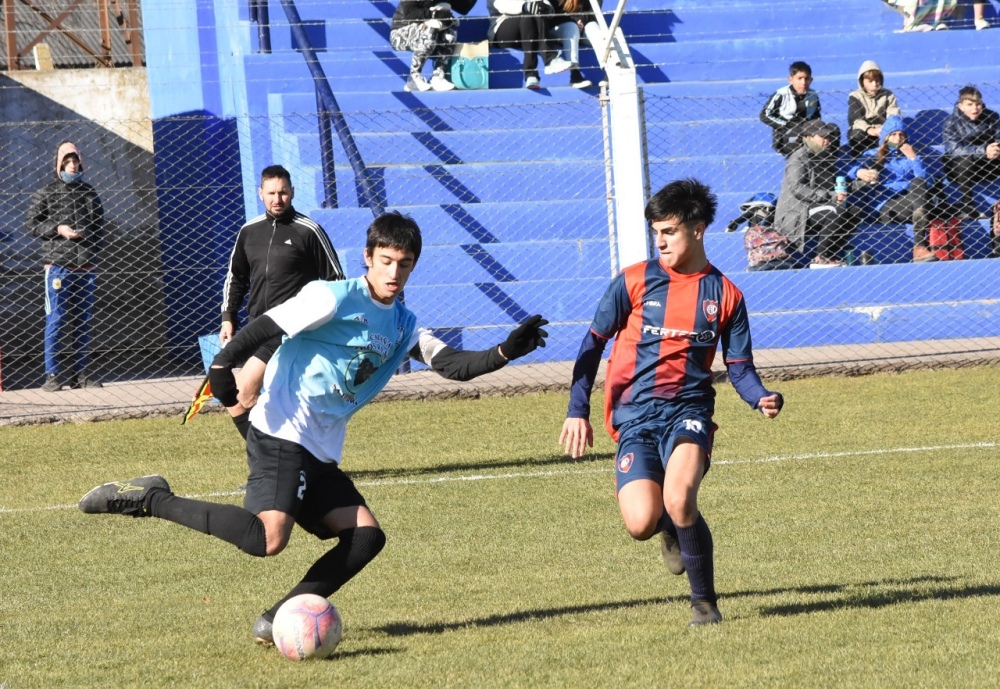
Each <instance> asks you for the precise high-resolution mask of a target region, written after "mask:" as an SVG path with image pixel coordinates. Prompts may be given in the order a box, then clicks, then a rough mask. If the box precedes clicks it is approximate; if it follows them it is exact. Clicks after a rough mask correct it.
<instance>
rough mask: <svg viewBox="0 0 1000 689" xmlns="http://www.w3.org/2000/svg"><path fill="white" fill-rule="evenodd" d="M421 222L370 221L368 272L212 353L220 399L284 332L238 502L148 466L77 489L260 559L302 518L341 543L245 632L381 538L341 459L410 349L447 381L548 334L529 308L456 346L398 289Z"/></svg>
mask: <svg viewBox="0 0 1000 689" xmlns="http://www.w3.org/2000/svg"><path fill="white" fill-rule="evenodd" d="M420 249H421V237H420V228H419V227H417V224H416V223H415V222H414V221H413V220H412V219H411V218H409V217H407V216H404V215H400V214H399V213H387V214H384V215H382V216H379V217H378V218H376V219H375V221H374V222H373V223H372V224H371V226H370V227H369V228H368V236H367V240H366V245H365V251H364V256H365V264H366V265H367V267H368V270H367V274H366V275H365V276H364V277H361V278H357V279H354V280H343V281H338V282H326V281H323V280H317V281H315V282H311V283H309V284H308V285H306V286H305V287H303V289H302V291H301V292H299V294H298V295H296V296H295V297H293V298H291V299H290V300H288V301H286V302H284V303H283V304H281V305H280V306H276V307H275V308H273V309H270V310H269V311H267V312H266V313H264V314H263V315H261V316H259V317H258V318H256V319H254V321H253V322H252V323H251V324H250V325H248V326H247V327H246V328H244V329H243V330H241V331H240V332H239V334H237V335H236V337H235V338H233V340H232V341H230V342H229V344H228V345H226V347H225V349H223V350H222V352H220V353H219V355H218V356H217V357H216V358H215V361H214V362H213V363H212V368H211V369H210V372H209V375H210V378H211V384H212V391H213V393H214V394H215V396H216V397H218V398H219V401H220V402H222V404H223V405H225V406H227V407H229V406H232V405H234V404H235V403H236V398H237V395H238V393H239V391H238V390H237V387H236V379H235V378H234V376H233V366H234V364H235V363H236V362H238V361H241V360H242V359H243V358H245V357H246V356H247V355H248V354H251V353H253V352H254V351H256V350H257V348H258V347H259V346H260V345H261V344H262V343H263V342H266V341H267V340H269V339H271V338H274V337H279V336H284V337H285V339H284V341H283V342H282V344H281V346H280V347H279V348H278V350H277V352H276V353H275V355H274V356H273V357H272V358H271V360H270V361H269V362H268V365H267V370H266V372H265V376H264V386H265V391H264V393H263V394H262V395H261V397H260V401H259V402H258V403H257V405H256V406H255V407H254V408H253V411H252V412H251V414H250V428H249V431H248V433H247V463H248V465H249V467H250V475H249V478H248V481H247V493H246V498H245V499H244V503H243V505H244V506H243V507H242V508H241V507H237V506H236V505H225V504H219V503H214V502H206V501H201V500H191V499H188V498H181V497H178V496H176V495H174V494H173V493H172V492H171V491H170V486H169V484H168V483H167V481H166V480H165V479H164V478H163V477H161V476H157V475H152V476H144V477H141V478H137V479H132V480H131V481H120V482H112V483H105V484H103V485H101V486H97V487H96V488H94V489H93V490H91V491H90V492H89V493H87V494H86V495H84V496H83V498H82V499H81V500H80V509H81V510H83V511H84V512H87V513H116V514H126V515H129V516H133V517H147V516H153V517H159V518H161V519H166V520H168V521H172V522H175V523H177V524H181V525H183V526H186V527H188V528H191V529H194V530H196V531H200V532H202V533H205V534H209V535H211V536H215V537H216V538H219V539H221V540H223V541H226V542H228V543H231V544H233V545H235V546H236V547H238V548H239V549H240V550H242V551H243V552H245V553H248V554H250V555H255V556H258V557H265V556H270V555H277V554H278V553H280V552H281V551H282V550H283V549H284V548H285V546H286V545H287V544H288V539H289V536H290V535H291V532H292V526H293V525H294V524H296V523H297V524H298V525H299V526H301V527H302V528H303V529H305V530H306V531H309V532H310V533H312V534H314V535H315V536H317V537H319V538H321V539H328V538H337V539H338V542H337V545H336V546H335V547H334V548H333V549H331V550H330V551H329V552H327V553H326V554H325V555H323V556H322V557H321V558H319V560H317V561H316V562H315V563H314V564H313V565H312V567H311V568H310V569H309V571H308V572H306V575H305V577H303V579H302V581H301V582H299V583H298V584H297V585H296V586H295V587H293V588H292V590H291V591H289V592H288V594H287V595H286V596H284V597H283V598H282V599H281V600H279V601H278V602H276V603H275V604H274V605H273V606H272V607H271V608H270V609H269V610H267V611H265V612H264V614H262V615H261V616H260V617H259V618H258V619H257V621H256V622H255V624H254V625H253V630H252V635H253V637H254V639H255V640H256V641H258V642H260V643H265V644H270V643H273V639H272V635H271V623H272V622H273V620H274V614H275V613H276V612H277V610H278V608H279V607H280V606H281V604H282V603H283V602H285V601H286V600H288V599H289V598H291V597H293V596H297V595H300V594H303V593H312V594H316V595H320V596H323V597H329V596H330V595H332V594H333V593H334V592H335V591H337V590H338V589H340V587H341V586H343V585H344V584H345V583H347V581H349V580H350V579H351V578H352V577H353V576H354V575H356V574H357V573H358V572H360V571H361V570H362V569H363V568H364V567H365V565H367V564H368V563H369V562H371V561H372V560H373V559H374V558H375V556H376V555H378V554H379V552H380V551H381V550H382V547H383V546H384V545H385V534H384V533H383V532H382V529H381V527H380V526H379V523H378V521H377V520H376V519H375V516H374V515H373V514H372V512H371V510H369V509H368V505H367V504H366V502H365V499H364V497H363V496H362V495H361V493H360V492H359V491H358V489H357V488H356V487H355V485H354V483H353V482H352V481H351V479H350V478H349V477H348V476H347V474H345V473H344V472H343V471H341V470H340V467H339V463H340V460H341V452H342V449H343V445H344V432H345V429H346V427H347V422H348V421H349V420H350V418H351V416H353V415H354V413H355V412H356V411H357V410H358V409H360V408H361V407H362V406H364V405H365V404H367V403H368V402H369V401H371V400H372V398H374V397H375V396H376V395H377V394H378V393H379V392H380V391H381V390H382V388H384V387H385V385H386V383H387V382H388V381H389V378H390V377H391V376H392V374H393V373H394V372H395V371H396V369H397V368H398V367H399V365H400V364H401V363H402V362H403V360H404V359H405V358H406V356H407V355H409V356H411V357H413V358H414V359H417V360H418V361H421V362H423V363H425V364H427V365H428V366H430V367H431V368H433V369H434V370H435V371H437V372H438V373H439V374H441V375H442V376H444V377H446V378H450V379H452V380H470V379H472V378H475V377H476V376H479V375H482V374H484V373H489V372H491V371H496V370H497V369H499V368H501V367H503V366H504V365H505V364H506V363H507V362H508V361H510V360H511V359H517V358H520V357H522V356H524V355H525V354H528V353H529V352H532V351H534V350H535V349H536V348H537V347H544V346H545V337H546V336H547V333H546V332H545V330H543V329H542V328H543V326H544V325H546V324H547V323H548V321H546V320H544V319H543V318H542V317H541V316H532V317H531V318H529V319H528V320H526V321H525V322H524V323H522V324H521V325H519V326H518V327H517V328H516V329H514V330H513V331H512V332H511V333H510V335H509V336H508V337H507V339H506V340H505V341H504V342H503V343H502V344H501V345H499V346H497V347H491V348H490V349H487V350H483V351H472V352H463V351H458V350H455V349H453V348H451V347H449V346H447V345H446V344H445V343H444V342H442V341H441V340H439V339H437V338H436V337H434V336H433V335H432V334H431V333H430V332H429V331H426V330H419V329H418V328H417V318H416V316H415V315H414V314H413V312H411V311H410V310H409V309H407V308H406V306H405V305H404V304H403V303H402V302H401V301H400V300H398V299H397V298H396V297H397V296H399V294H400V293H401V292H402V290H403V287H405V286H406V281H407V279H408V278H409V276H410V273H411V271H412V270H413V269H414V267H415V266H416V263H417V259H418V258H419V257H420Z"/></svg>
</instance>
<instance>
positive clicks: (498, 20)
mask: <svg viewBox="0 0 1000 689" xmlns="http://www.w3.org/2000/svg"><path fill="white" fill-rule="evenodd" d="M487 6H488V7H489V10H490V30H489V33H488V34H487V38H489V39H490V43H491V44H492V45H495V46H497V47H499V48H514V49H515V50H520V51H521V52H523V53H524V85H525V87H527V88H529V89H537V88H541V84H540V82H539V78H538V57H539V55H541V57H542V61H543V62H544V63H545V73H546V74H558V73H559V72H565V71H566V70H568V69H569V68H570V67H572V63H571V62H570V61H569V60H566V59H564V58H562V57H558V56H556V48H555V44H554V42H553V41H551V40H550V39H548V38H547V34H548V29H549V22H550V19H551V16H552V13H553V12H554V11H555V10H554V9H553V7H552V4H551V3H550V2H549V0H529V1H528V2H522V1H521V0H488V2H487Z"/></svg>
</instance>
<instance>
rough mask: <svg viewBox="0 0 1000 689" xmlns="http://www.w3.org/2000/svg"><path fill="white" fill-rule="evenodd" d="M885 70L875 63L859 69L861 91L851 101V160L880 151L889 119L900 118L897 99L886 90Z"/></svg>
mask: <svg viewBox="0 0 1000 689" xmlns="http://www.w3.org/2000/svg"><path fill="white" fill-rule="evenodd" d="M883 83H884V77H883V76H882V70H881V69H880V68H879V66H878V64H876V62H875V61H874V60H865V61H864V62H862V63H861V68H860V69H858V89H857V90H855V91H852V92H851V95H849V96H848V97H847V126H848V129H847V141H848V143H849V144H850V147H851V157H857V156H859V155H861V154H862V153H864V152H865V151H867V150H869V149H872V148H876V147H878V145H879V143H880V140H881V139H880V137H881V135H882V125H883V124H884V123H885V118H886V117H888V116H890V115H898V114H899V105H898V104H897V103H896V96H895V94H893V92H892V91H890V90H889V89H887V88H884V87H883V86H882V84H883Z"/></svg>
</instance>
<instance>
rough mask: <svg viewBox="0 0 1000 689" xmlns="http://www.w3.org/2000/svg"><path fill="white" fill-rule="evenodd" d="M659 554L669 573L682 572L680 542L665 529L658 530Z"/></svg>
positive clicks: (682, 563) (682, 560)
mask: <svg viewBox="0 0 1000 689" xmlns="http://www.w3.org/2000/svg"><path fill="white" fill-rule="evenodd" d="M660 555H662V556H663V564H665V565H666V566H667V571H668V572H670V573H671V574H684V559H683V558H682V557H681V544H680V543H678V542H677V539H676V538H674V537H673V536H671V535H670V534H668V533H667V532H666V531H661V532H660Z"/></svg>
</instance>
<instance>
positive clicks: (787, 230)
mask: <svg viewBox="0 0 1000 689" xmlns="http://www.w3.org/2000/svg"><path fill="white" fill-rule="evenodd" d="M801 134H802V145H801V146H800V147H799V148H797V149H795V150H794V151H792V154H791V155H790V156H788V160H787V161H786V162H785V176H784V179H782V181H781V194H779V196H778V205H777V208H776V209H775V214H774V227H775V229H776V230H777V231H778V232H780V233H781V234H782V235H784V236H785V237H787V238H788V240H789V243H790V244H791V245H792V246H793V247H794V248H795V250H796V251H798V252H802V251H804V249H805V243H806V237H807V235H808V236H815V237H816V240H817V241H816V255H815V257H814V258H813V260H812V263H811V264H810V266H809V267H810V268H836V267H839V266H843V265H846V264H845V263H844V262H843V261H842V260H841V258H840V256H841V252H842V250H843V248H844V246H845V244H846V243H847V240H848V238H849V237H850V236H851V232H852V231H853V229H854V225H855V218H856V215H857V211H856V209H854V208H853V207H851V206H847V205H845V203H844V202H845V201H846V199H847V192H846V190H837V189H836V185H835V178H836V165H837V151H838V147H839V144H840V128H839V127H837V125H835V124H830V123H828V122H823V121H822V120H809V121H808V122H806V123H804V124H803V125H802V130H801Z"/></svg>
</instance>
